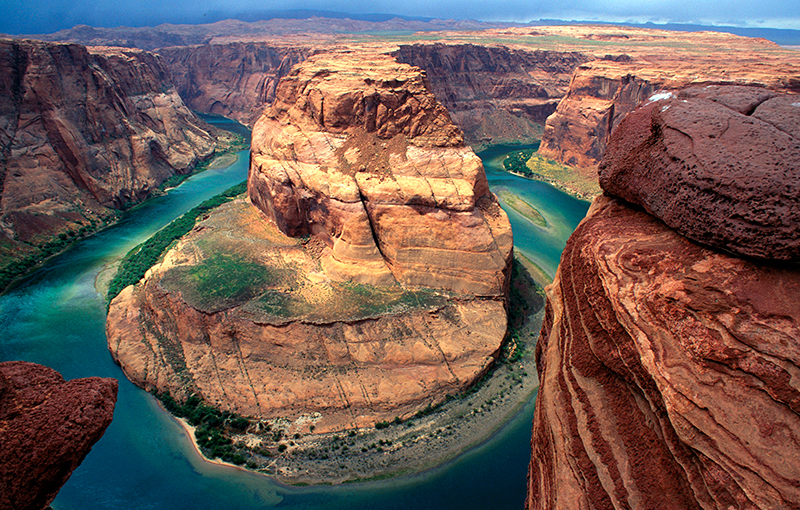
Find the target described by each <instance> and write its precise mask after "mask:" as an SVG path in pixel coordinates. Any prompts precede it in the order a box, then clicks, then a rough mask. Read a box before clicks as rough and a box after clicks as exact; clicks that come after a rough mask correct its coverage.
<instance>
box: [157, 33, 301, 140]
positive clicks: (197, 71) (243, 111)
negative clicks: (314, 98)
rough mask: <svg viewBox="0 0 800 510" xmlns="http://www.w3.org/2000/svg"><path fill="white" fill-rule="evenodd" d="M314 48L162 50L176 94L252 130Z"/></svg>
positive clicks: (241, 45) (245, 45) (259, 46)
mask: <svg viewBox="0 0 800 510" xmlns="http://www.w3.org/2000/svg"><path fill="white" fill-rule="evenodd" d="M312 51H313V50H312V49H311V47H310V46H305V45H298V46H286V45H278V44H275V45H270V44H267V43H238V42H237V43H229V44H204V45H199V46H184V47H171V48H163V49H160V50H158V54H159V55H160V56H161V58H162V59H163V61H164V62H165V64H166V65H167V66H168V67H169V69H170V71H171V72H172V74H173V76H174V80H175V87H176V89H177V90H178V93H179V94H180V96H181V97H182V98H183V100H184V101H185V102H186V104H187V105H189V107H190V108H192V109H193V110H197V111H201V112H204V113H211V114H215V115H222V116H224V117H228V118H231V119H236V120H238V121H239V122H241V123H242V124H245V125H248V126H252V125H253V124H254V123H255V121H256V120H257V119H258V117H259V116H260V115H261V113H262V112H263V111H264V108H265V107H266V106H268V105H270V104H271V103H272V101H274V100H275V88H276V87H277V85H278V82H279V81H280V79H281V78H283V77H284V76H285V75H286V74H287V73H288V72H289V70H290V69H291V68H292V66H294V65H295V64H297V63H299V62H302V61H303V60H305V59H306V58H308V56H309V54H311V53H312Z"/></svg>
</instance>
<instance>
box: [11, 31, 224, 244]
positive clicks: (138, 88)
mask: <svg viewBox="0 0 800 510" xmlns="http://www.w3.org/2000/svg"><path fill="white" fill-rule="evenodd" d="M0 76H2V78H0V189H2V220H1V222H0V228H2V231H3V232H2V237H3V243H2V244H3V246H4V248H7V247H8V246H9V245H10V246H16V247H17V248H16V249H21V250H24V249H26V248H25V247H26V246H29V245H36V244H40V243H43V242H47V241H49V240H51V239H52V237H53V236H55V235H56V234H59V233H65V232H70V231H72V232H76V231H78V230H79V229H80V228H81V227H85V226H88V225H92V224H94V223H95V222H97V221H98V218H100V217H103V216H106V215H108V214H110V212H111V211H110V209H116V208H120V207H123V206H126V205H128V204H132V203H136V202H138V201H141V200H142V199H144V198H145V197H147V196H148V195H149V194H150V193H151V192H152V191H153V190H154V189H155V188H157V187H158V185H159V184H161V183H162V182H163V181H164V180H165V179H167V178H168V177H170V176H172V175H174V174H184V173H187V172H189V171H190V170H191V169H192V168H193V167H194V166H195V165H196V164H197V163H198V162H199V161H201V160H203V159H205V158H208V157H209V156H211V155H212V154H213V153H214V150H215V141H214V138H213V136H212V135H211V134H210V133H209V130H210V129H211V128H209V127H208V126H207V125H205V124H204V123H203V122H201V121H199V120H198V119H197V118H196V117H195V116H194V115H193V114H192V113H191V112H190V111H189V110H188V109H187V108H186V106H185V105H184V104H183V101H182V100H181V98H180V97H179V96H178V93H177V91H176V90H175V88H174V87H173V86H172V82H171V79H170V74H169V72H168V71H167V69H166V68H165V67H164V66H163V65H162V63H161V61H160V59H159V58H158V57H157V56H155V55H152V54H149V53H146V52H143V51H138V50H122V49H118V48H117V49H114V48H92V49H87V48H85V47H83V46H78V45H75V44H52V43H42V42H35V41H20V40H4V41H0Z"/></svg>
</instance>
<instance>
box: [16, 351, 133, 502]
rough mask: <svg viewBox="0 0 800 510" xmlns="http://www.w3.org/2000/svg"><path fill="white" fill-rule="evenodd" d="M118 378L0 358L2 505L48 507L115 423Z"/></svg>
mask: <svg viewBox="0 0 800 510" xmlns="http://www.w3.org/2000/svg"><path fill="white" fill-rule="evenodd" d="M116 401H117V381H116V380H115V379H103V378H99V377H88V378H85V379H73V380H71V381H64V379H63V378H62V377H61V375H60V374H59V373H58V372H56V371H55V370H53V369H50V368H47V367H44V366H41V365H37V364H35V363H27V362H24V361H6V362H3V363H0V432H1V433H2V437H3V447H2V448H0V508H8V509H12V508H13V509H15V510H42V509H43V508H48V506H47V505H49V504H50V503H51V502H52V501H53V499H55V497H56V494H58V491H59V490H60V489H61V486H62V485H64V483H65V482H66V481H67V479H68V478H69V477H70V475H71V474H72V472H73V471H74V470H75V468H77V467H78V466H79V465H80V463H81V462H83V459H84V458H85V457H86V455H87V454H88V453H89V451H90V450H91V448H92V446H93V445H94V444H95V443H96V442H97V441H99V440H100V438H101V437H102V436H103V433H104V432H105V430H106V428H107V427H108V426H109V424H111V418H112V416H113V414H114V405H115V403H116Z"/></svg>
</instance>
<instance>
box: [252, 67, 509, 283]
mask: <svg viewBox="0 0 800 510" xmlns="http://www.w3.org/2000/svg"><path fill="white" fill-rule="evenodd" d="M248 191H249V194H250V198H251V200H252V201H253V203H254V204H255V205H256V206H257V207H259V209H261V210H262V211H263V212H264V213H265V214H266V215H267V216H269V217H270V218H272V219H273V220H274V221H275V223H276V224H277V225H278V227H279V228H280V229H281V230H282V231H283V232H284V233H286V234H288V235H290V236H302V235H309V234H312V235H315V236H317V237H318V238H320V239H323V240H324V241H325V242H326V243H327V244H328V246H330V248H331V249H330V251H329V252H328V253H326V254H325V256H324V257H323V260H322V264H323V267H324V268H325V271H326V274H327V275H328V276H329V277H331V278H334V279H337V280H351V281H355V282H359V283H369V284H378V285H387V284H393V283H394V282H399V283H401V284H404V285H424V286H428V287H436V288H445V289H448V290H453V291H456V292H462V293H468V294H477V295H496V296H501V295H504V294H505V292H506V286H507V274H508V268H509V267H510V266H509V264H510V260H511V252H512V235H511V228H510V224H509V223H508V219H507V217H506V215H505V213H504V212H503V211H502V210H501V209H500V208H499V206H498V204H497V200H496V198H495V197H494V195H493V194H492V193H491V192H490V191H489V187H488V183H487V181H486V176H485V174H484V172H483V165H482V163H481V161H480V159H479V158H478V157H477V156H476V155H475V154H474V153H473V152H472V150H470V149H469V148H467V147H466V146H465V145H464V143H463V137H462V134H461V131H460V130H459V129H458V128H457V127H456V126H455V125H454V124H453V123H452V122H451V120H450V117H449V115H448V113H447V111H446V110H445V108H444V107H443V106H442V105H441V104H439V103H438V102H437V101H436V100H435V98H434V97H433V94H431V92H430V90H429V89H428V86H427V83H426V80H425V77H424V74H423V73H422V72H421V71H420V70H419V69H418V68H415V67H411V66H408V65H405V64H400V63H398V62H396V61H395V60H393V59H392V58H391V57H389V56H385V55H376V54H364V53H335V54H333V53H331V54H321V55H317V56H314V57H311V58H310V59H308V60H307V61H305V62H304V63H302V64H300V65H299V66H297V67H296V68H295V69H294V70H293V71H292V73H290V74H289V75H288V76H287V77H286V78H285V79H284V80H283V81H282V82H281V84H280V85H279V87H278V92H277V97H276V101H275V103H274V104H273V106H272V108H271V109H270V110H268V111H267V112H266V113H265V115H264V116H263V117H262V118H261V119H259V121H258V122H257V123H256V126H255V128H254V131H253V144H252V156H251V168H250V176H249V179H248Z"/></svg>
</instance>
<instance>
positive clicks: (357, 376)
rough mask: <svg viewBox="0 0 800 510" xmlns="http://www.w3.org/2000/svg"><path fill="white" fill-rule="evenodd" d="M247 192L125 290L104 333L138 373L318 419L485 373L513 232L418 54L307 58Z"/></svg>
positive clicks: (254, 412)
mask: <svg viewBox="0 0 800 510" xmlns="http://www.w3.org/2000/svg"><path fill="white" fill-rule="evenodd" d="M249 194H250V197H249V199H244V198H242V199H238V200H236V201H234V202H232V203H230V204H227V205H224V206H222V207H220V208H219V209H217V210H215V211H214V212H213V213H212V214H211V215H210V216H209V217H208V218H206V219H204V220H203V221H201V222H200V223H198V224H197V226H196V227H195V229H194V230H193V231H192V232H191V233H190V234H189V235H187V236H185V237H184V238H183V239H182V240H180V241H179V242H178V243H177V244H176V246H175V247H174V248H172V249H171V250H170V251H169V252H168V253H167V255H166V256H165V258H164V260H163V261H162V262H161V263H159V264H158V265H156V266H155V267H154V268H153V269H151V271H150V272H148V274H147V276H146V277H145V279H144V280H143V281H142V282H140V283H139V284H138V285H136V286H132V287H128V288H127V289H125V290H124V291H123V292H122V293H121V294H120V295H119V296H118V297H117V298H116V299H114V301H113V302H112V304H111V307H110V310H109V316H108V322H107V335H108V341H109V347H110V349H111V352H112V355H113V356H114V357H115V359H116V360H117V362H118V363H119V364H120V365H121V366H122V369H123V370H124V371H125V373H126V375H127V376H128V377H129V378H131V380H133V381H134V382H135V383H136V384H138V385H140V386H142V387H145V388H148V389H154V390H156V391H159V392H163V391H170V392H171V393H172V394H173V395H175V396H176V397H177V398H183V397H185V396H187V395H190V394H196V395H199V396H201V397H202V398H203V399H204V400H205V401H206V402H208V403H210V404H212V405H215V406H217V407H219V408H221V409H224V410H230V411H234V412H237V413H239V414H242V415H245V416H250V417H254V418H265V419H275V418H282V419H286V420H289V421H290V422H291V423H292V425H291V426H292V427H293V429H295V430H301V431H307V430H310V426H311V425H313V426H314V428H315V430H316V431H317V432H324V431H329V430H342V429H347V428H353V427H366V426H373V425H374V424H375V423H376V422H378V421H389V420H393V419H394V418H396V417H408V416H411V415H413V414H414V413H416V412H417V411H419V410H421V409H423V408H425V407H426V406H427V405H430V404H434V403H437V402H441V401H442V400H444V399H445V398H446V396H447V395H449V394H453V393H457V392H459V391H463V390H464V389H465V388H467V387H469V386H470V385H472V384H474V383H475V381H477V380H478V379H479V378H480V377H481V376H482V375H483V374H485V373H486V370H488V368H489V367H490V366H491V364H492V362H493V361H494V359H495V358H496V356H497V354H498V352H499V349H500V345H501V343H502V341H503V338H504V336H505V331H506V322H507V318H506V294H507V289H508V273H509V263H510V260H511V253H512V236H511V228H510V225H509V223H508V219H507V217H506V216H505V213H503V212H502V210H501V209H500V208H499V206H498V204H497V199H496V198H495V197H494V195H493V194H491V192H490V191H489V189H488V185H487V181H486V176H485V174H484V171H483V167H482V164H481V161H480V159H478V158H477V156H475V154H474V153H473V152H472V151H471V150H470V149H469V148H466V147H465V146H464V145H463V140H462V136H461V132H460V131H459V130H458V128H456V127H455V126H454V125H453V124H452V122H450V118H449V116H448V114H447V111H446V110H445V109H444V108H443V107H442V106H441V105H440V104H439V103H438V102H436V100H435V99H434V98H433V96H432V94H431V93H430V91H429V90H428V88H427V85H426V82H425V79H424V75H423V73H422V72H421V71H420V70H419V69H418V68H414V67H411V66H408V65H405V64H398V63H397V62H394V61H393V60H392V59H391V57H387V56H384V55H380V54H353V53H332V54H328V55H324V56H323V55H320V56H315V57H312V58H310V59H309V60H307V61H306V62H304V63H303V64H301V65H299V66H298V67H296V68H295V70H294V71H292V72H291V73H290V74H289V75H288V76H287V77H286V78H284V80H283V81H282V82H281V84H280V85H279V86H278V91H277V99H276V102H275V104H274V105H273V107H272V108H271V109H270V110H269V111H268V112H267V113H266V114H265V115H264V116H263V117H262V118H261V119H260V120H259V121H258V122H257V123H256V126H255V129H254V131H253V146H252V156H251V169H250V176H249Z"/></svg>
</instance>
